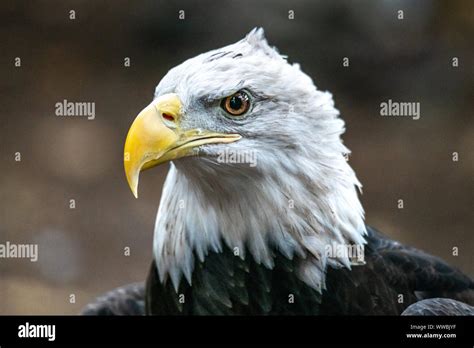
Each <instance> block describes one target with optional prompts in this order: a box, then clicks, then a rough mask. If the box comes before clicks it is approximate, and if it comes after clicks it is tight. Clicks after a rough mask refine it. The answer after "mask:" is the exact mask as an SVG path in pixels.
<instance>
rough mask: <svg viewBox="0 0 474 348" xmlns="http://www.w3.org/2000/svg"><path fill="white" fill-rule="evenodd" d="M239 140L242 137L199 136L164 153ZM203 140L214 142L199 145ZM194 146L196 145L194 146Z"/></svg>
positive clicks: (228, 135)
mask: <svg viewBox="0 0 474 348" xmlns="http://www.w3.org/2000/svg"><path fill="white" fill-rule="evenodd" d="M240 138H242V137H241V136H240V135H239V134H219V135H217V134H210V135H206V136H200V137H198V138H191V139H188V140H187V141H185V142H184V143H182V144H179V145H176V146H174V147H172V148H171V149H169V150H168V151H166V152H165V154H166V153H168V152H171V151H173V150H176V149H180V148H182V147H195V146H201V145H207V144H219V143H229V142H232V141H237V140H239V139H240ZM203 140H215V141H206V142H203V143H202V144H199V143H200V142H201V141H203ZM194 144H196V145H195V146H194Z"/></svg>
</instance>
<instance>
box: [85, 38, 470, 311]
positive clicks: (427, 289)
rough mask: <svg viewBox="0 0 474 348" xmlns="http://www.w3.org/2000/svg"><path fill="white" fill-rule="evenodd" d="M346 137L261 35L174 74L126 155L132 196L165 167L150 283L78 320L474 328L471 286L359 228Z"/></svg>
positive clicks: (326, 98) (99, 303) (120, 293)
mask: <svg viewBox="0 0 474 348" xmlns="http://www.w3.org/2000/svg"><path fill="white" fill-rule="evenodd" d="M343 132H344V122H343V120H342V119H341V118H340V117H339V111H338V110H337V109H336V108H335V106H334V102H333V98H332V95H331V94H330V93H328V92H323V91H320V90H318V89H317V88H316V86H315V85H314V83H313V81H312V79H311V78H310V77H309V76H308V75H306V74H305V73H303V72H302V71H301V70H300V67H299V65H297V64H292V65H291V64H289V63H288V62H287V60H286V58H285V57H284V56H281V55H280V54H279V53H278V52H277V50H276V49H275V48H272V47H271V46H269V44H268V43H267V41H266V39H265V37H264V34H263V30H262V29H254V30H252V31H251V32H250V33H249V34H248V35H247V36H246V37H245V38H244V39H243V40H241V41H238V42H237V43H235V44H232V45H229V46H226V47H223V48H220V49H217V50H213V51H210V52H207V53H204V54H201V55H198V56H196V57H194V58H192V59H189V60H187V61H185V62H184V63H182V64H180V65H178V66H177V67H175V68H173V69H171V70H170V71H169V72H168V73H167V74H166V76H165V77H164V78H163V79H162V80H161V82H160V83H159V84H158V86H157V87H156V90H155V95H154V99H153V101H152V102H151V104H150V105H148V106H147V107H146V108H145V109H144V110H143V111H141V112H140V113H139V115H138V116H137V117H136V119H135V120H134V122H133V124H132V126H131V128H130V130H129V132H128V136H127V139H126V142H125V149H124V166H125V173H126V178H127V181H128V184H129V186H130V188H131V190H132V192H133V194H134V195H135V196H137V194H138V191H137V190H138V179H139V173H140V172H141V171H143V170H145V169H149V168H152V167H154V166H157V165H159V164H162V163H165V162H169V163H170V169H169V173H168V176H167V178H166V181H165V184H164V187H163V193H162V196H161V202H160V204H159V210H158V215H157V219H156V224H155V231H154V242H153V255H154V260H153V262H152V265H151V268H150V271H149V276H148V279H147V281H146V282H145V283H144V284H132V285H127V286H125V287H122V288H119V289H116V290H113V291H111V292H109V293H107V294H105V295H104V296H102V297H99V298H98V299H97V300H96V301H95V302H93V303H91V304H89V305H88V306H87V307H86V308H85V309H84V311H83V313H84V314H89V315H95V314H107V315H120V314H129V315H143V314H162V315H163V314H164V315H180V314H185V315H193V314H197V315H205V314H218V315H227V314H229V315H231V314H245V315H262V314H312V315H313V314H314V315H319V314H330V315H331V314H335V315H377V314H380V315H382V314H388V315H400V314H402V313H403V312H404V311H406V312H405V314H469V313H471V314H472V310H473V307H471V306H470V305H472V304H473V302H474V281H473V280H472V279H471V278H470V277H468V276H466V275H464V274H463V273H461V272H460V271H458V270H457V269H455V268H453V267H451V266H449V265H448V264H446V263H445V262H443V261H442V260H440V259H439V258H436V257H434V256H430V255H427V254H425V253H423V252H421V251H419V250H416V249H414V248H410V247H407V246H404V245H401V244H400V243H398V242H396V241H393V240H390V239H389V238H387V237H385V236H383V235H382V234H381V233H380V232H378V231H377V230H375V229H373V228H371V227H368V226H366V224H365V222H364V211H363V208H362V206H361V203H360V201H359V196H358V190H360V188H361V184H360V183H359V181H358V180H357V178H356V175H355V173H354V171H353V170H352V168H351V167H350V165H349V164H348V162H347V160H346V158H345V154H347V153H349V150H348V149H347V148H346V147H345V146H344V145H343V143H342V140H341V134H342V133H343ZM411 305H412V306H411Z"/></svg>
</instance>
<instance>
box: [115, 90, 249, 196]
mask: <svg viewBox="0 0 474 348" xmlns="http://www.w3.org/2000/svg"><path fill="white" fill-rule="evenodd" d="M181 108H182V105H181V101H180V100H179V97H178V96H177V95H176V94H174V93H170V94H165V95H163V96H161V97H159V98H158V99H156V100H154V101H153V102H152V103H151V104H150V105H148V106H147V107H146V108H145V109H143V110H142V111H141V112H140V114H138V116H137V117H136V119H135V121H133V124H132V126H131V127H130V130H129V131H128V135H127V140H126V141H125V148H124V167H125V175H126V177H127V181H128V185H129V186H130V189H131V190H132V193H133V195H134V196H135V197H138V180H139V175H140V172H141V171H142V170H145V169H148V168H151V167H154V166H157V165H158V164H161V163H164V162H167V161H171V160H173V159H177V158H180V157H185V156H192V155H196V154H197V153H198V151H197V147H199V146H201V145H204V144H213V143H231V142H234V141H237V140H239V139H240V138H241V136H240V135H239V134H222V133H215V132H210V131H207V130H202V129H191V130H186V131H183V130H181V128H180V122H181V116H182V115H181Z"/></svg>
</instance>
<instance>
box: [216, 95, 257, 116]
mask: <svg viewBox="0 0 474 348" xmlns="http://www.w3.org/2000/svg"><path fill="white" fill-rule="evenodd" d="M221 107H222V108H223V109H224V110H225V112H227V113H228V114H229V115H231V116H241V115H243V114H245V113H246V112H247V111H248V110H249V108H250V98H249V96H248V94H247V93H245V92H244V91H239V92H237V93H234V94H232V95H230V96H228V97H226V98H224V99H222V102H221Z"/></svg>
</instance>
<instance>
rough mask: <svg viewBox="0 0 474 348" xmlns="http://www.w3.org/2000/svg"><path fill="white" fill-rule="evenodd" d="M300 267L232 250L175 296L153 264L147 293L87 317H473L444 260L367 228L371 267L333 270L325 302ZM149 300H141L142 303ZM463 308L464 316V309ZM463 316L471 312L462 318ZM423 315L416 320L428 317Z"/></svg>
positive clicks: (104, 302)
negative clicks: (269, 264) (269, 263)
mask: <svg viewBox="0 0 474 348" xmlns="http://www.w3.org/2000/svg"><path fill="white" fill-rule="evenodd" d="M297 261H298V260H289V259H287V258H285V257H284V256H283V255H281V254H280V253H275V267H274V268H273V269H271V270H270V269H267V268H265V267H264V266H263V265H259V264H257V263H255V261H254V260H253V259H252V258H251V256H250V254H248V256H247V257H246V259H245V260H242V259H241V258H240V257H236V256H234V254H233V253H232V251H231V250H229V249H227V250H224V251H223V252H222V253H210V254H209V255H208V256H207V257H206V259H205V260H204V262H203V263H199V262H198V263H197V264H196V267H195V270H194V272H193V277H192V286H190V285H189V284H188V283H187V282H186V281H184V280H183V281H182V282H181V285H180V287H179V289H178V292H176V291H175V290H174V288H173V286H172V284H171V282H169V281H168V282H166V283H165V284H162V283H161V282H160V281H159V279H158V275H157V271H156V266H155V264H154V263H153V264H152V267H151V269H150V273H149V278H148V280H147V283H146V289H144V288H143V285H141V286H139V285H135V286H131V287H130V288H129V289H128V292H127V291H124V288H122V289H121V292H120V293H118V292H117V291H115V292H114V291H113V292H111V293H109V294H108V295H106V296H104V297H102V299H101V300H99V301H97V302H96V303H93V304H91V305H89V306H88V307H86V309H85V311H84V313H85V314H119V315H120V314H131V315H136V314H160V315H235V314H238V315H288V314H289V315H292V314H295V315H400V314H402V312H403V311H404V310H405V309H407V307H408V306H410V305H411V304H414V303H417V302H418V301H420V300H423V299H427V298H440V297H442V298H449V299H454V300H459V301H461V302H462V303H461V304H459V302H456V303H455V304H456V308H454V301H453V307H452V308H451V307H450V305H449V301H444V302H442V303H443V305H444V308H443V309H440V310H436V309H432V308H431V307H430V306H434V307H436V303H441V302H439V301H438V302H436V301H435V300H433V301H432V302H430V301H427V302H426V301H425V302H423V307H421V305H420V306H418V307H417V308H422V310H424V311H425V312H426V313H438V312H442V313H438V314H446V315H449V314H451V313H449V312H450V309H452V311H453V313H454V311H455V312H456V314H459V313H469V311H470V310H471V309H472V307H470V306H469V305H473V304H474V282H473V280H472V279H470V278H469V277H468V276H466V275H464V274H463V273H461V272H460V271H458V270H457V269H455V268H453V267H451V266H449V265H448V264H446V263H445V262H444V261H442V260H441V259H439V258H437V257H434V256H431V255H428V254H425V253H423V252H421V251H419V250H416V249H414V248H409V247H406V246H403V245H401V244H400V243H397V242H395V241H392V240H389V239H387V238H385V237H383V236H382V235H381V234H379V233H378V232H377V231H375V230H374V229H372V228H370V227H368V236H367V245H366V246H365V262H366V264H365V265H361V266H354V267H353V268H352V270H349V269H345V268H339V269H335V268H328V271H327V275H326V289H325V290H323V291H322V294H320V293H319V292H318V291H316V290H314V289H312V288H310V287H308V286H307V285H306V284H305V283H303V282H302V281H300V280H299V279H298V278H297V277H296V275H295V268H296V264H297ZM141 296H143V297H141ZM459 306H461V307H463V306H465V308H464V307H463V308H461V310H460V307H459ZM462 309H465V311H464V312H463V311H462ZM422 310H421V309H420V310H419V311H418V312H416V313H418V314H419V313H420V311H421V312H422Z"/></svg>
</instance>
